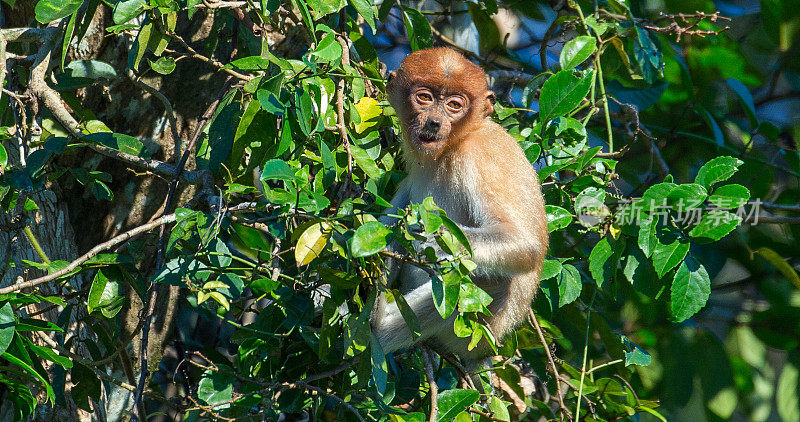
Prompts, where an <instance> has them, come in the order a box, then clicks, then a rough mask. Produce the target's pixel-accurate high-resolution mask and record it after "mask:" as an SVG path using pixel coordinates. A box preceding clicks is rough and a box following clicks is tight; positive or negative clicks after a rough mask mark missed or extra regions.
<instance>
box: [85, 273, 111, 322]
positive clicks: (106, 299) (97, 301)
mask: <svg viewBox="0 0 800 422" xmlns="http://www.w3.org/2000/svg"><path fill="white" fill-rule="evenodd" d="M106 271H107V270H104V269H103V268H101V269H99V270H97V274H96V275H95V276H94V280H92V287H91V288H90V289H89V297H88V298H87V303H86V308H87V311H88V312H89V313H92V312H94V311H95V310H97V309H99V308H102V307H104V306H108V305H110V304H112V303H113V302H114V299H116V298H117V297H119V284H118V283H117V282H116V281H112V280H109V279H108V276H107V275H106Z"/></svg>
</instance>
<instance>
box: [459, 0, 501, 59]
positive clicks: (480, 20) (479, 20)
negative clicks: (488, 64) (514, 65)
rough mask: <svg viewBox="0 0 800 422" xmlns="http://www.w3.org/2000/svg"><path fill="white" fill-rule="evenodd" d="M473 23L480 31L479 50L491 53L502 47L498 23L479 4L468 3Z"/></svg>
mask: <svg viewBox="0 0 800 422" xmlns="http://www.w3.org/2000/svg"><path fill="white" fill-rule="evenodd" d="M466 4H467V8H468V11H469V15H470V17H471V18H472V23H473V24H475V28H476V29H477V30H478V50H479V51H482V52H490V51H492V50H494V49H495V48H497V47H499V46H500V31H499V30H498V29H497V23H495V21H494V20H492V18H491V16H489V13H487V11H486V10H484V9H483V8H482V7H481V6H480V5H478V3H473V2H466Z"/></svg>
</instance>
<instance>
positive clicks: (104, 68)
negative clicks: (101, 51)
mask: <svg viewBox="0 0 800 422" xmlns="http://www.w3.org/2000/svg"><path fill="white" fill-rule="evenodd" d="M67 69H72V76H73V77H76V78H89V79H101V78H103V79H114V78H116V77H117V71H116V70H114V68H113V67H112V66H111V65H110V64H108V63H105V62H101V61H99V60H73V61H71V62H70V63H69V64H68V65H67Z"/></svg>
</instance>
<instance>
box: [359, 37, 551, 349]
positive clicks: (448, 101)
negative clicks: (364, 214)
mask: <svg viewBox="0 0 800 422" xmlns="http://www.w3.org/2000/svg"><path fill="white" fill-rule="evenodd" d="M393 76H394V77H393V78H392V79H391V81H390V82H389V84H388V86H387V88H388V92H389V101H390V103H391V104H392V106H393V107H394V108H395V110H396V111H397V114H398V116H399V117H400V120H401V123H402V129H403V142H404V144H403V151H404V157H405V166H406V170H407V171H408V177H407V178H406V179H405V180H404V181H403V182H402V183H401V184H400V187H399V189H398V192H397V194H396V196H395V198H394V199H393V200H392V205H393V206H394V207H395V208H404V207H406V206H407V205H408V204H409V203H412V202H413V203H420V202H422V201H423V200H424V199H425V198H426V197H428V196H432V197H433V199H434V201H435V202H436V204H437V205H438V206H439V207H441V208H442V209H443V210H445V211H446V212H447V215H448V216H449V217H450V218H452V219H453V220H454V221H455V222H456V223H458V224H459V225H460V226H461V228H462V230H463V231H464V233H465V234H466V235H467V237H468V238H469V241H470V244H471V246H472V249H473V251H474V257H473V260H474V261H475V263H476V264H478V268H477V270H476V271H475V272H474V274H473V277H472V279H473V281H474V282H475V283H476V284H477V285H479V286H480V287H481V288H482V289H484V290H485V291H486V292H487V293H489V294H490V295H491V296H492V303H491V304H490V305H489V309H490V310H491V312H492V316H490V317H488V318H487V322H488V325H489V326H490V327H491V329H492V331H493V333H494V334H495V336H497V337H498V340H499V339H500V338H502V337H503V336H505V335H506V334H508V333H509V332H510V331H511V330H513V329H514V328H515V326H517V325H518V324H519V323H520V322H522V321H524V320H525V318H526V317H527V315H528V311H529V309H530V304H531V301H532V300H533V297H534V294H535V292H536V290H537V289H538V287H539V275H540V273H541V269H542V262H543V259H544V255H545V252H546V251H547V242H548V239H547V238H548V232H547V217H546V214H545V210H544V202H543V200H542V194H541V189H540V186H539V181H538V179H537V176H536V172H535V170H534V169H533V167H532V166H531V164H530V163H529V162H528V160H527V159H526V157H525V154H524V153H523V151H522V148H521V147H520V146H519V145H518V144H517V142H516V141H515V140H514V139H513V138H512V137H511V136H510V135H509V134H508V133H507V132H506V131H505V130H504V129H503V128H502V127H500V125H498V124H497V123H495V122H494V121H492V120H491V118H489V114H491V112H492V103H493V100H494V94H493V93H492V92H491V91H489V90H488V89H487V84H486V75H485V73H484V72H483V70H481V69H480V67H478V66H477V65H475V64H473V63H472V62H470V61H468V60H467V59H466V58H464V57H463V56H462V55H461V54H459V53H457V52H455V51H453V50H451V49H448V48H434V49H428V50H420V51H416V52H414V53H412V54H410V55H409V56H408V57H406V59H405V60H404V61H403V63H402V65H401V67H400V69H399V70H398V71H397V72H396V74H395V75H393ZM399 279H400V291H401V292H402V294H403V297H404V298H405V299H406V301H407V302H408V304H409V306H410V307H411V308H412V309H413V310H414V312H415V314H416V315H417V317H418V319H419V321H420V327H421V329H422V335H421V338H420V339H419V340H427V341H429V342H433V343H435V344H436V346H438V347H440V348H444V349H445V350H447V351H450V352H453V353H455V354H457V355H459V356H462V357H464V358H466V359H468V360H471V361H476V360H477V359H480V358H483V357H485V356H487V355H488V354H489V353H490V349H489V348H488V347H487V346H488V345H487V344H486V343H485V342H484V341H482V342H481V343H480V344H479V346H478V347H477V348H476V349H474V350H472V351H468V350H467V343H468V339H462V338H458V337H456V336H455V335H454V334H453V319H454V316H451V317H450V318H448V319H447V320H444V319H442V318H441V317H440V316H439V314H438V312H437V311H436V308H435V307H434V304H433V299H432V291H431V285H430V277H429V276H428V275H427V273H425V272H424V271H422V270H421V269H419V268H415V267H413V266H410V265H404V266H403V267H402V268H401V269H400V274H399ZM372 324H373V330H374V331H375V333H376V335H377V337H378V339H379V340H380V343H381V346H382V347H383V350H384V352H387V353H388V352H391V351H394V350H397V349H399V348H403V347H408V346H410V345H412V344H413V340H412V337H411V333H410V331H409V329H408V327H407V326H406V323H405V321H404V319H403V318H402V316H401V315H400V312H399V310H398V308H397V306H396V305H395V304H394V303H391V304H385V303H381V304H380V305H379V306H378V307H377V308H376V312H374V313H373V321H372Z"/></svg>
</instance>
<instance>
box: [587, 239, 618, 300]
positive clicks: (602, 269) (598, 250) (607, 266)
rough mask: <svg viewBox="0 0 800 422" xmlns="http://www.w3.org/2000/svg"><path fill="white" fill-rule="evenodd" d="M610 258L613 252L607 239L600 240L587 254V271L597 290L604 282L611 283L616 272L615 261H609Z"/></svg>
mask: <svg viewBox="0 0 800 422" xmlns="http://www.w3.org/2000/svg"><path fill="white" fill-rule="evenodd" d="M612 256H614V250H613V249H612V248H611V244H610V243H609V242H608V238H607V237H604V238H602V239H600V241H599V242H597V244H596V245H595V246H594V248H592V252H591V253H590V254H589V271H590V272H591V273H592V278H594V281H595V283H597V287H598V288H601V289H602V288H603V284H604V283H605V282H607V281H611V280H612V279H613V277H614V273H615V272H616V271H617V262H616V260H611V261H609V258H611V257H612Z"/></svg>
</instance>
